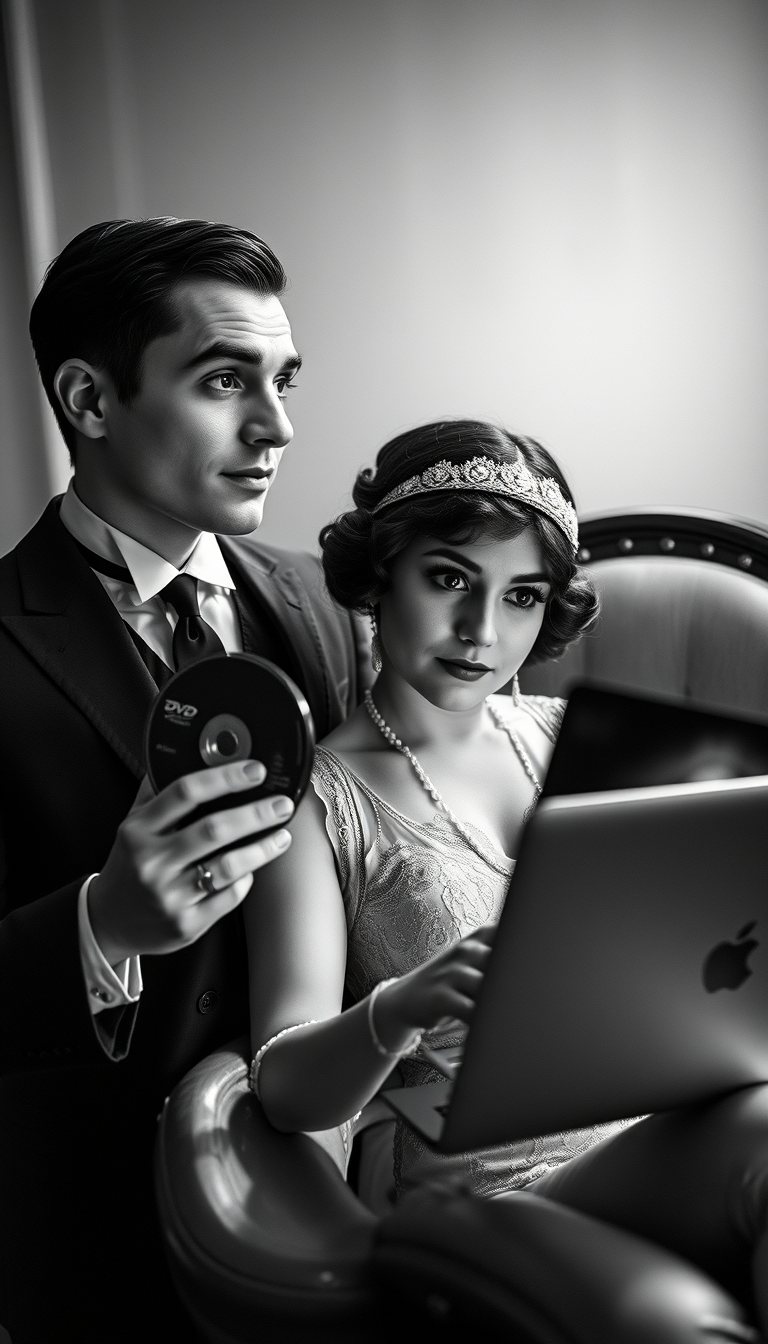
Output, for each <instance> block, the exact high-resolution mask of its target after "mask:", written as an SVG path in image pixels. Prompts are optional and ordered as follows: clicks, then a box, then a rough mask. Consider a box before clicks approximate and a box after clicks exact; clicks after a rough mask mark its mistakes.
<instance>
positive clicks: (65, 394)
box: [53, 359, 109, 439]
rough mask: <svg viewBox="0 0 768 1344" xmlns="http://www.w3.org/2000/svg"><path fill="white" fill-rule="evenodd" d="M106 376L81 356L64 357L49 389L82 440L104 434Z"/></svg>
mask: <svg viewBox="0 0 768 1344" xmlns="http://www.w3.org/2000/svg"><path fill="white" fill-rule="evenodd" d="M108 387H109V375H108V374H107V373H105V372H104V370H103V369H94V367H93V365H92V364H87V363H86V362H85V360H83V359H67V360H65V362H64V363H63V364H62V365H61V368H60V369H58V371H57V373H56V377H55V378H54V380H53V388H54V391H55V393H56V396H57V397H58V399H59V402H60V403H61V408H62V410H63V412H64V414H65V415H66V417H67V419H68V421H69V423H70V424H71V425H73V426H74V428H75V429H76V430H77V431H78V432H79V433H80V434H82V435H84V437H85V438H86V439H103V438H105V437H106V428H107V425H106V409H107V392H108Z"/></svg>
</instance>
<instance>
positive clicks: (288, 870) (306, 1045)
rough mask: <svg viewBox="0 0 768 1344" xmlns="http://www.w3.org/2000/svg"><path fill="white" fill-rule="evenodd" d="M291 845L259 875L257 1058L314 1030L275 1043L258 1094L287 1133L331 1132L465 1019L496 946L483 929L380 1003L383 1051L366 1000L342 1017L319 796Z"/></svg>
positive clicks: (334, 901) (336, 923)
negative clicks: (421, 1036)
mask: <svg viewBox="0 0 768 1344" xmlns="http://www.w3.org/2000/svg"><path fill="white" fill-rule="evenodd" d="M290 829H291V832H292V835H293V841H292V844H291V847H290V849H289V850H288V851H287V852H286V853H285V854H283V855H281V856H280V857H279V858H278V859H276V860H274V861H273V863H272V864H270V865H269V867H268V868H264V869H261V870H260V871H259V872H258V873H257V874H255V876H254V883H253V887H252V889H251V891H250V893H249V894H248V896H247V898H246V900H245V903H244V906H243V912H244V917H245V927H246V934H247V939H248V959H249V977H250V995H251V1045H252V1048H253V1051H254V1053H255V1052H256V1051H257V1050H258V1049H259V1048H260V1046H262V1045H263V1044H264V1043H265V1042H266V1041H268V1040H269V1039H270V1037H272V1036H274V1035H276V1033H277V1032H279V1031H282V1030H283V1029H284V1028H285V1027H289V1026H294V1025H295V1024H296V1023H298V1022H308V1021H311V1020H312V1019H315V1022H316V1024H315V1025H313V1026H307V1027H304V1028H303V1029H302V1030H300V1031H295V1032H291V1033H290V1034H289V1035H287V1036H283V1037H282V1038H281V1039H280V1040H278V1041H276V1042H275V1044H274V1045H273V1046H271V1047H270V1049H269V1050H268V1051H267V1053H266V1054H265V1055H264V1058H263V1060H262V1064H261V1069H260V1072H259V1095H260V1098H261V1102H262V1105H263V1106H264V1110H265V1112H266V1114H267V1116H268V1118H269V1120H270V1121H271V1122H272V1124H273V1125H274V1126H275V1127H276V1128H277V1129H281V1130H287V1131H291V1130H320V1129H330V1128H331V1127H332V1126H333V1125H337V1124H340V1123H341V1122H342V1121H344V1120H348V1119H349V1118H350V1116H352V1115H354V1114H355V1112H356V1111H358V1110H359V1109H360V1107H361V1106H363V1105H364V1104H365V1103H366V1102H367V1101H369V1100H370V1098H371V1097H372V1096H373V1095H374V1093H375V1092H376V1091H377V1089H378V1088H379V1086H380V1085H381V1083H382V1082H383V1081H384V1079H385V1078H386V1077H387V1075H388V1074H389V1072H390V1071H391V1069H392V1067H393V1065H394V1063H395V1062H396V1058H397V1053H398V1052H402V1051H403V1050H404V1049H405V1048H407V1046H408V1044H409V1042H410V1041H411V1040H412V1039H413V1037H414V1034H415V1032H416V1031H418V1030H419V1029H421V1028H428V1027H432V1026H436V1025H437V1023H438V1022H439V1021H440V1020H441V1019H442V1018H447V1017H453V1018H456V1017H458V1018H459V1019H460V1020H462V1021H464V1022H468V1021H469V1019H470V1017H471V1013H472V1007H473V1005H474V1000H475V997H476V994H477V991H478V989H479V986H480V981H481V979H482V973H483V970H484V968H485V962H486V958H487V956H488V953H489V950H490V942H491V938H492V930H490V929H489V928H485V929H479V930H478V931H477V933H476V934H474V935H472V936H471V937H470V938H465V939H463V940H462V941H461V942H460V943H456V944H455V945H454V946H453V947H451V948H449V949H448V951H447V952H445V953H442V954H441V955H440V956H439V957H435V958H434V959H433V960H432V961H430V962H428V963H426V964H425V965H424V966H422V967H419V968H418V969H417V970H416V971H411V972H410V973H409V974H408V975H405V976H403V977H402V978H401V979H400V980H399V981H397V983H396V984H393V985H390V986H388V987H387V988H386V989H384V990H383V991H382V992H381V993H380V994H379V996H378V998H377V1000H376V1005H375V1027H376V1034H377V1036H378V1038H379V1040H380V1041H381V1043H382V1044H383V1045H385V1046H386V1048H387V1049H388V1050H391V1051H392V1052H393V1054H392V1055H391V1056H384V1055H382V1054H380V1053H379V1051H378V1050H377V1049H376V1046H375V1044H374V1041H373V1038H372V1035H371V1032H370V1029H369V1024H368V1000H367V999H364V1000H363V1001H362V1002H361V1003H359V1004H356V1005H355V1007H354V1008H350V1009H349V1010H348V1011H347V1012H345V1013H342V1012H341V999H342V993H343V988H344V970H345V964H346V948H347V930H346V921H345V915H344V906H343V901H342V896H341V891H340V889H339V882H338V877H337V874H336V867H335V864H334V859H333V852H332V850H331V846H330V842H329V840H328V836H327V834H326V831H325V815H324V809H323V805H322V803H321V802H320V800H319V799H318V798H317V797H316V795H315V794H314V793H313V791H312V790H310V792H309V793H308V794H307V796H306V798H305V799H304V801H303V802H302V804H301V806H300V807H299V809H298V811H297V813H296V816H295V818H294V820H293V822H292V823H291V826H290Z"/></svg>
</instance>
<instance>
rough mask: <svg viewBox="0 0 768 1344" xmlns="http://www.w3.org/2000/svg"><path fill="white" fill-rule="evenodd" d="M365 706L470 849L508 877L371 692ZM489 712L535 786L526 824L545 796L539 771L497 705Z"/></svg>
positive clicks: (489, 707) (366, 697) (367, 694)
mask: <svg viewBox="0 0 768 1344" xmlns="http://www.w3.org/2000/svg"><path fill="white" fill-rule="evenodd" d="M363 702H364V704H365V708H366V709H367V710H368V713H369V714H370V716H371V718H372V719H373V722H374V723H375V724H376V727H377V728H378V730H379V732H380V733H381V735H382V737H384V738H386V740H387V742H388V743H389V745H390V746H391V747H395V749H396V750H397V751H399V752H401V753H402V755H403V756H405V757H406V758H407V760H408V761H409V762H410V764H411V765H412V766H413V769H414V771H415V773H416V776H417V778H418V781H419V783H420V784H421V786H422V788H423V789H425V790H426V792H427V793H428V794H429V796H430V798H431V799H432V801H433V802H434V803H436V804H437V806H438V808H439V809H440V811H441V812H444V813H445V815H446V817H447V818H448V820H449V821H450V822H451V823H452V825H453V826H455V827H456V830H457V831H458V832H459V835H460V836H461V837H462V839H463V840H465V841H466V843H467V844H468V845H469V848H470V849H471V850H473V851H474V853H475V854H477V855H478V856H479V857H480V858H481V859H483V861H484V862H485V863H487V864H489V865H490V867H492V868H494V869H495V870H496V871H497V872H503V873H507V872H508V869H507V868H502V866H501V864H498V863H494V861H493V859H492V858H491V857H490V856H489V854H488V853H487V852H486V851H485V850H483V849H481V848H480V846H479V845H478V843H477V841H476V840H475V839H474V837H473V836H472V835H470V833H469V831H468V830H467V827H466V826H465V825H464V822H463V821H459V818H458V817H457V816H456V815H455V813H453V812H452V811H451V809H450V807H449V806H448V804H447V803H446V801H445V799H444V798H443V797H442V795H441V794H440V793H438V791H437V789H436V788H435V786H434V784H433V783H432V780H431V779H430V778H429V775H428V774H427V773H426V771H425V770H424V769H423V768H422V766H421V765H420V764H419V762H418V761H417V759H416V757H415V756H414V754H413V752H412V751H411V749H410V747H407V746H406V745H405V743H404V742H402V741H401V740H400V738H399V737H398V736H397V734H396V733H395V731H394V729H393V728H390V726H389V724H388V723H387V722H386V720H385V719H384V718H383V717H382V715H381V714H380V713H379V711H378V709H377V708H376V706H375V704H374V703H373V696H372V695H371V692H370V691H366V692H365V695H364V697H363ZM488 710H489V712H490V715H491V718H492V719H493V721H494V723H495V724H496V727H497V728H501V729H502V730H503V731H504V732H505V733H506V734H507V736H508V738H509V740H510V742H511V743H512V746H513V747H514V749H515V751H516V753H517V755H518V757H519V759H520V762H521V764H522V767H523V769H524V770H525V773H526V775H527V776H528V778H529V779H530V780H531V781H532V783H533V787H534V791H535V792H534V797H533V803H532V804H531V807H530V808H526V811H525V814H524V820H527V818H528V815H529V814H530V812H531V810H532V808H533V807H534V806H535V804H536V803H537V802H538V799H539V795H540V794H541V785H540V783H539V781H538V779H537V777H536V771H535V770H534V768H533V765H532V763H531V758H530V756H529V755H528V753H527V751H526V750H525V747H524V746H523V744H522V742H521V741H520V738H519V737H518V736H517V733H515V732H514V731H513V730H512V728H510V726H509V724H508V723H507V722H506V720H505V719H504V717H503V715H501V714H500V713H499V711H498V710H497V709H495V708H494V706H493V705H488Z"/></svg>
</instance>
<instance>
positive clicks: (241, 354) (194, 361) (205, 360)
mask: <svg viewBox="0 0 768 1344" xmlns="http://www.w3.org/2000/svg"><path fill="white" fill-rule="evenodd" d="M214 359H226V360H230V361H231V362H232V363H233V364H251V365H252V366H253V367H254V368H259V366H260V365H261V364H263V362H264V357H263V355H262V354H261V352H260V351H259V350H253V349H251V347H250V346H247V345H236V344H235V343H234V342H232V341H212V342H211V344H210V345H207V346H206V347H205V349H204V350H201V351H200V353H199V354H197V355H193V356H192V358H191V359H190V360H188V361H187V363H186V364H185V365H184V369H185V370H187V369H197V368H199V367H200V365H201V364H209V363H210V362H211V360H214ZM301 363H302V361H301V355H289V356H288V358H287V359H286V360H284V361H283V363H282V365H281V368H280V372H281V373H298V371H299V369H300V368H301Z"/></svg>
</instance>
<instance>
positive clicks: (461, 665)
mask: <svg viewBox="0 0 768 1344" xmlns="http://www.w3.org/2000/svg"><path fill="white" fill-rule="evenodd" d="M437 661H438V663H439V664H440V666H441V667H444V668H445V670H446V672H448V673H449V675H450V676H452V677H456V680H457V681H479V680H480V678H481V677H484V676H485V675H486V673H488V672H492V671H493V668H492V667H486V665H485V663H473V662H471V661H470V660H469V659H468V658H438V660H437Z"/></svg>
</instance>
